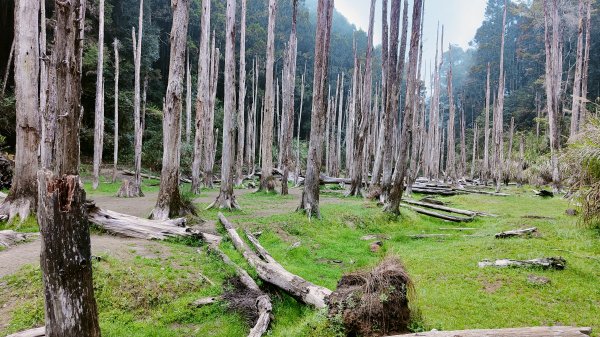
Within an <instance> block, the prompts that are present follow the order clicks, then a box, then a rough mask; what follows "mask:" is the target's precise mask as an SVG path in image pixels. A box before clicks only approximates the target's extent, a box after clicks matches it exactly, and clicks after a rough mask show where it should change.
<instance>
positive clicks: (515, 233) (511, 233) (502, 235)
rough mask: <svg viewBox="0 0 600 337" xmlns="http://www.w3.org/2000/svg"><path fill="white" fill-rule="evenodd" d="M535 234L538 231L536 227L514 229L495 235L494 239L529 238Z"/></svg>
mask: <svg viewBox="0 0 600 337" xmlns="http://www.w3.org/2000/svg"><path fill="white" fill-rule="evenodd" d="M537 232H538V230H537V228H536V227H531V228H525V229H515V230H511V231H505V232H502V233H498V234H496V239H505V238H512V237H516V236H530V235H533V234H535V233H537Z"/></svg>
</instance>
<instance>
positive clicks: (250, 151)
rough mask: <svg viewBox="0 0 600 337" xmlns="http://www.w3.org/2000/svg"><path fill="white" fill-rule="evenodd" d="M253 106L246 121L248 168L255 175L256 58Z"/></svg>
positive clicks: (253, 79) (255, 64)
mask: <svg viewBox="0 0 600 337" xmlns="http://www.w3.org/2000/svg"><path fill="white" fill-rule="evenodd" d="M252 69H253V75H252V108H251V109H250V111H249V113H248V122H247V123H246V128H247V129H246V168H247V169H248V175H254V170H255V168H254V158H255V156H256V154H255V151H256V110H257V107H258V61H257V60H256V58H255V59H254V65H253V67H252Z"/></svg>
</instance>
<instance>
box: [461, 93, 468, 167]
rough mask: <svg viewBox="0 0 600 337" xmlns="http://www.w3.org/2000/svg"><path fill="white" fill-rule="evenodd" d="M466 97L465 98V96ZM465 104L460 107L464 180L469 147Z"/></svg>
mask: <svg viewBox="0 0 600 337" xmlns="http://www.w3.org/2000/svg"><path fill="white" fill-rule="evenodd" d="M463 97H464V96H463ZM464 104H465V102H464V99H463V100H462V102H461V105H460V177H461V178H464V177H465V176H466V173H467V145H466V141H465V132H466V130H465V129H466V127H467V126H466V123H467V122H466V120H465V106H464Z"/></svg>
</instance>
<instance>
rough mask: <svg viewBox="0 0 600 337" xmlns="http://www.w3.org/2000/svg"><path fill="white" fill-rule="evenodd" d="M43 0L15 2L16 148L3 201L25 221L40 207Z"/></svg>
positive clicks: (7, 211) (5, 211)
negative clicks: (40, 43)
mask: <svg viewBox="0 0 600 337" xmlns="http://www.w3.org/2000/svg"><path fill="white" fill-rule="evenodd" d="M39 9H40V7H39V2H38V1H36V0H27V1H25V0H22V1H17V2H15V37H14V40H13V43H14V46H15V99H16V115H17V120H16V124H17V130H16V152H15V168H14V174H13V181H12V186H11V189H10V192H9V193H8V196H7V197H6V199H5V200H4V201H3V202H2V204H0V215H8V218H9V220H12V219H13V218H14V216H15V215H18V216H19V217H20V218H21V221H24V220H25V219H26V218H27V217H29V214H30V212H31V211H32V210H35V209H36V207H37V182H36V179H37V178H36V174H37V173H36V172H37V169H38V167H39V164H38V156H37V152H38V146H39V143H40V116H39V105H38V99H37V98H38V85H39V77H38V76H39V75H38V71H39V40H38V39H39V37H38V27H39V23H38V17H39Z"/></svg>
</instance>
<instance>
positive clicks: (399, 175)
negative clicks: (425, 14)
mask: <svg viewBox="0 0 600 337" xmlns="http://www.w3.org/2000/svg"><path fill="white" fill-rule="evenodd" d="M422 10H423V1H422V0H415V2H414V4H413V15H412V27H411V39H410V49H409V52H408V69H407V73H406V79H407V86H406V88H407V90H406V102H405V109H404V119H403V121H402V134H401V138H400V140H401V141H400V144H399V149H398V150H399V152H398V159H397V160H396V165H395V167H394V175H393V177H392V180H393V182H392V188H391V190H390V195H389V198H388V202H387V204H386V205H385V208H384V210H385V211H387V212H390V213H392V214H396V215H398V214H400V200H401V199H402V193H403V191H404V177H405V176H406V169H407V165H408V161H409V160H410V145H411V142H412V138H413V135H412V130H411V127H410V126H411V125H412V119H413V116H414V114H415V113H414V111H413V110H414V107H415V105H414V104H413V102H414V101H415V100H417V99H418V95H419V93H418V92H417V89H418V83H417V82H418V79H417V78H416V77H417V61H418V57H419V45H420V40H421V34H420V30H419V28H420V25H421V13H422Z"/></svg>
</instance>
